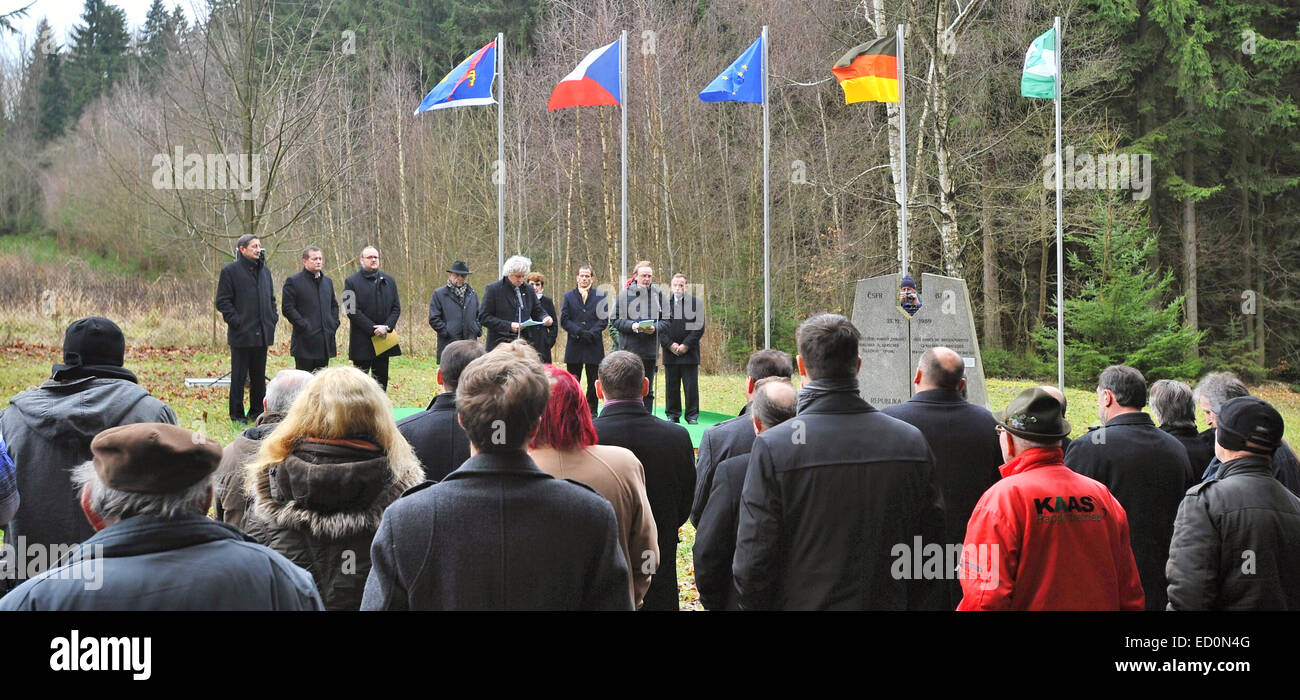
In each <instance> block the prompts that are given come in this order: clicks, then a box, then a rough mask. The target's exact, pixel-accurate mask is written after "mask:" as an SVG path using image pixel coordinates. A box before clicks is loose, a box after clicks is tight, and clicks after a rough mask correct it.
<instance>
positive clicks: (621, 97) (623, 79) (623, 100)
mask: <svg viewBox="0 0 1300 700" xmlns="http://www.w3.org/2000/svg"><path fill="white" fill-rule="evenodd" d="M618 107H619V111H621V112H622V113H623V134H622V137H623V146H622V148H621V149H619V150H620V155H621V156H622V159H623V175H622V180H623V182H622V189H623V199H622V205H621V206H620V207H619V208H620V209H621V210H622V219H623V221H622V227H623V235H622V252H621V253H620V255H621V256H622V259H623V263H622V266H621V268H620V269H621V270H622V276H620V277H619V278H618V282H619V284H622V283H623V280H625V279H627V30H626V29H624V30H623V33H622V34H620V35H619V40H618Z"/></svg>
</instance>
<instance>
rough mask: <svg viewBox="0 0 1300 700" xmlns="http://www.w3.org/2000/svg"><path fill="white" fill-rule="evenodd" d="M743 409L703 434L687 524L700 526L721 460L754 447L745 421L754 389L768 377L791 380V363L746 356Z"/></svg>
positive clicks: (785, 358) (772, 354) (765, 354)
mask: <svg viewBox="0 0 1300 700" xmlns="http://www.w3.org/2000/svg"><path fill="white" fill-rule="evenodd" d="M745 374H746V375H748V378H747V379H745V407H744V408H742V409H740V415H738V416H736V417H735V418H730V419H727V420H724V421H722V422H721V423H718V424H717V425H715V426H713V427H711V428H709V429H708V430H706V431H704V435H703V436H702V437H701V438H700V452H699V455H698V456H697V457H696V460H695V502H694V505H692V506H691V524H692V525H694V526H695V527H697V528H698V527H699V526H700V514H702V513H703V512H704V507H705V506H706V505H708V502H709V493H710V491H711V490H712V488H713V473H714V470H715V469H717V466H718V465H719V464H721V463H722V461H723V460H725V459H728V458H730V457H735V456H737V455H747V454H749V448H750V447H752V446H753V444H754V424H753V422H752V421H751V420H750V417H749V415H748V414H749V406H750V403H751V402H752V401H753V399H754V387H756V386H758V383H759V382H760V381H762V380H764V379H767V378H768V377H785V378H786V379H787V380H788V379H791V378H792V377H794V360H792V359H790V354H789V353H786V352H782V351H780V350H772V349H767V350H759V351H758V352H755V353H754V354H752V355H750V356H749V362H748V363H747V364H746V365H745Z"/></svg>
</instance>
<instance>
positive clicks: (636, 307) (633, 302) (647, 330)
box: [613, 260, 668, 413]
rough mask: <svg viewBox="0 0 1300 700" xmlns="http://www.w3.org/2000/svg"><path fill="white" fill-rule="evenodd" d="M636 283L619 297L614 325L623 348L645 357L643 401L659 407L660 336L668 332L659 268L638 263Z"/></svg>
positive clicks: (642, 357)
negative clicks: (657, 276) (657, 283)
mask: <svg viewBox="0 0 1300 700" xmlns="http://www.w3.org/2000/svg"><path fill="white" fill-rule="evenodd" d="M633 274H634V277H633V278H632V279H633V283H632V284H631V285H628V288H627V289H625V290H623V293H622V294H620V295H619V296H618V308H617V309H616V310H615V316H614V321H613V325H614V328H615V329H616V330H617V331H618V338H619V343H620V348H621V349H623V350H626V351H628V352H630V353H632V354H634V355H636V356H637V357H639V358H641V368H642V371H643V372H644V373H645V376H646V379H648V380H649V381H650V389H649V391H647V392H646V395H645V397H644V398H643V399H642V400H641V401H642V403H644V404H645V409H646V411H649V412H651V413H653V412H654V410H655V373H656V372H657V371H658V369H659V342H658V340H657V338H659V335H660V334H662V333H666V332H667V331H668V322H667V321H665V320H664V311H663V309H664V302H665V299H664V294H663V291H662V290H661V289H659V287H657V286H655V284H654V279H655V271H654V268H653V267H651V265H650V262H649V261H646V260H642V261H640V262H638V263H637V264H636V268H635V271H634V273H633Z"/></svg>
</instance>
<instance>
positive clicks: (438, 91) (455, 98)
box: [415, 41, 497, 114]
mask: <svg viewBox="0 0 1300 700" xmlns="http://www.w3.org/2000/svg"><path fill="white" fill-rule="evenodd" d="M496 56H497V43H496V42H495V41H489V42H488V43H487V46H484V47H483V48H481V49H479V50H478V51H475V52H474V53H473V54H471V55H470V57H469V58H467V59H465V60H464V61H461V62H460V65H459V66H456V67H455V68H453V69H451V72H450V73H448V74H447V76H446V77H445V78H443V79H442V80H440V81H439V82H438V84H437V85H434V86H433V89H432V90H430V91H429V94H428V95H425V96H424V101H422V102H421V103H420V106H419V107H416V108H415V113H416V114H420V113H421V112H428V111H430V110H435V109H445V108H447V107H468V106H472V105H492V104H496V102H497V101H496V100H495V99H494V98H493V97H492V81H493V79H495V78H496V75H497V60H496Z"/></svg>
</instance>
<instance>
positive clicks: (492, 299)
mask: <svg viewBox="0 0 1300 700" xmlns="http://www.w3.org/2000/svg"><path fill="white" fill-rule="evenodd" d="M532 265H533V263H532V261H531V260H529V259H528V258H525V257H524V256H522V255H512V256H510V258H508V259H507V260H506V262H505V264H503V265H502V266H501V279H500V280H498V281H496V282H493V283H492V284H489V285H488V286H487V288H486V289H484V290H483V305H482V306H481V307H479V312H478V320H479V322H480V323H482V324H483V325H484V326H486V327H487V329H488V334H487V350H488V352H491V351H492V348H495V347H496V346H498V345H500V344H501V343H509V342H511V341H513V340H515V339H516V338H518V337H519V332H520V331H521V330H523V329H524V328H525V326H524V324H525V323H528V322H529V321H536V322H538V323H541V324H542V325H543V326H547V327H549V326H551V325H552V324H554V323H555V319H553V318H551V316H550V314H547V313H546V311H545V310H543V309H542V305H541V304H540V303H538V300H537V295H536V294H535V293H533V291H532V290H531V289H524V288H523V284H524V279H525V278H526V277H528V273H529V271H530V270H531V269H532Z"/></svg>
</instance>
